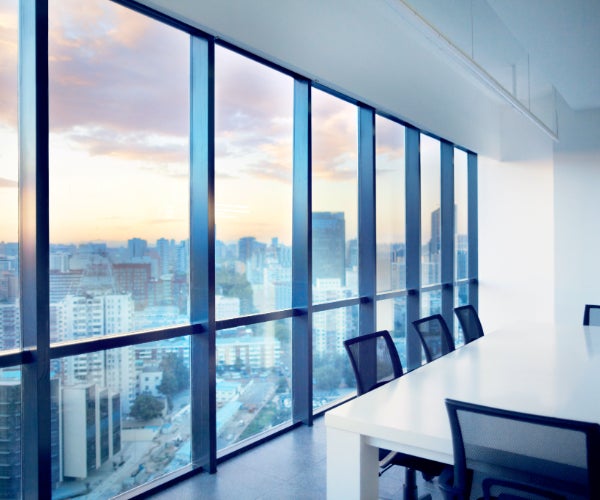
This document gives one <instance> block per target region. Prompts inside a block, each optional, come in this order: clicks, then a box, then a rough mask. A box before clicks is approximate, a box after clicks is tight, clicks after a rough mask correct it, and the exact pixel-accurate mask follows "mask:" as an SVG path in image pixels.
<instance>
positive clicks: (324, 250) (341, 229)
mask: <svg viewBox="0 0 600 500" xmlns="http://www.w3.org/2000/svg"><path fill="white" fill-rule="evenodd" d="M312 256H313V262H312V264H313V284H315V283H316V282H317V280H318V279H338V280H339V282H340V284H341V285H342V286H344V285H345V284H346V223H345V220H344V213H343V212H314V213H313V214H312Z"/></svg>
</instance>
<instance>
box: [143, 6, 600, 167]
mask: <svg viewBox="0 0 600 500" xmlns="http://www.w3.org/2000/svg"><path fill="white" fill-rule="evenodd" d="M140 1H141V3H144V4H147V5H149V6H150V7H154V8H157V9H159V10H161V11H163V12H165V13H167V14H170V15H172V16H173V17H176V18H178V19H181V20H183V21H185V22H186V23H188V24H191V25H193V26H196V27H198V28H200V29H202V30H203V31H205V32H208V33H210V34H212V35H215V36H217V37H219V38H222V39H224V40H226V41H228V42H231V43H233V44H235V45H236V46H238V47H241V48H244V49H247V50H249V51H251V52H252V53H255V54H257V55H259V56H263V57H265V58H266V59H268V60H270V61H273V62H275V63H278V64H280V65H281V66H283V67H285V68H288V69H290V70H292V71H296V72H298V73H300V74H302V75H304V76H306V77H308V78H311V79H313V80H315V81H318V82H320V83H322V84H324V85H326V86H329V87H331V88H333V89H334V90H338V91H340V92H342V93H344V94H346V95H348V96H350V97H355V98H357V99H358V100H360V101H362V102H364V103H366V104H369V105H372V106H374V107H376V108H377V109H378V110H381V111H384V112H388V113H390V114H392V115H395V116H397V117H399V118H402V119H404V120H406V121H408V122H409V123H412V124H413V125H415V126H417V127H419V128H422V129H424V130H427V131H429V132H432V133H434V134H437V135H439V136H441V137H444V138H446V139H448V140H450V141H453V142H455V143H456V144H460V145H462V146H464V147H467V148H469V149H472V150H474V151H477V152H479V153H483V154H488V155H490V156H493V157H502V156H505V151H504V150H505V149H506V148H507V145H508V143H509V142H515V141H516V142H518V141H519V140H521V141H522V142H525V141H524V140H523V139H521V137H524V136H526V134H524V133H523V131H524V129H523V127H529V126H532V127H534V128H535V126H533V125H531V123H532V121H531V120H528V119H527V117H524V115H523V114H522V113H516V112H515V110H514V106H513V107H511V105H510V104H507V103H506V101H505V100H503V99H501V98H500V97H499V96H498V95H497V93H494V92H493V91H492V90H490V88H489V86H486V85H482V83H481V80H478V79H477V78H475V77H474V76H473V73H472V72H469V71H465V68H464V66H463V67H460V66H461V65H460V64H457V61H456V60H455V59H453V58H452V57H449V55H448V52H444V50H443V49H442V48H440V45H439V44H436V43H435V41H434V43H432V39H431V38H432V37H431V36H427V35H426V36H423V32H422V31H421V32H420V31H419V29H418V28H416V27H415V25H414V22H413V23H411V22H409V21H407V19H406V18H404V17H403V16H402V15H400V14H399V12H398V9H396V8H394V3H398V2H401V0H253V1H252V2H248V1H247V0H202V1H201V2H198V1H197V0H140ZM436 1H440V2H442V1H443V2H446V1H447V0H430V2H434V3H435V2H436ZM488 1H489V4H490V6H491V7H492V8H493V9H494V10H495V11H496V12H497V13H498V16H499V17H500V18H501V19H503V20H504V22H505V23H506V25H507V26H508V27H509V29H510V31H511V32H512V33H513V34H514V36H515V37H516V38H517V39H518V40H519V41H520V43H521V44H522V45H523V47H525V48H526V49H527V50H528V51H529V52H530V54H531V57H530V60H531V61H532V64H533V63H535V64H538V65H539V67H540V68H543V70H544V72H545V73H546V75H547V77H548V78H549V79H550V80H551V81H552V83H554V85H555V86H556V88H557V89H558V91H559V92H560V93H561V94H562V95H563V97H564V99H565V100H566V102H567V103H568V104H569V106H571V107H572V108H573V109H577V110H579V109H586V108H600V67H599V61H600V56H599V52H600V0H526V1H524V0H488ZM525 122H527V123H529V125H527V123H525ZM474 123H477V124H478V126H477V127H474V126H473V124H474ZM506 131H509V133H513V134H514V137H512V138H510V140H509V139H507V138H506V135H507V132H506ZM534 133H540V134H542V132H540V131H539V129H538V131H537V132H534ZM511 147H512V145H511ZM523 147H525V148H530V144H525V145H524V146H523Z"/></svg>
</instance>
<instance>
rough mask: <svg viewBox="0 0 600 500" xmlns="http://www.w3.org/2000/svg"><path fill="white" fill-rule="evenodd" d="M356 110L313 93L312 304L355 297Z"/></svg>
mask: <svg viewBox="0 0 600 500" xmlns="http://www.w3.org/2000/svg"><path fill="white" fill-rule="evenodd" d="M357 149H358V122H357V108H356V106H354V105H352V104H349V103H347V102H345V101H342V100H341V99H338V98H337V97H333V96H331V95H330V94H327V93H325V92H323V91H320V90H316V89H313V93H312V172H313V185H312V189H313V196H312V200H313V214H312V231H313V233H312V259H313V273H312V281H313V301H314V302H315V303H318V302H331V301H334V300H339V299H344V298H348V297H355V296H357V295H358V240H357V230H358V219H357V215H358V178H357V168H358V157H357Z"/></svg>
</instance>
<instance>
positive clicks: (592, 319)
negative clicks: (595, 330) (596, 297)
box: [583, 304, 600, 326]
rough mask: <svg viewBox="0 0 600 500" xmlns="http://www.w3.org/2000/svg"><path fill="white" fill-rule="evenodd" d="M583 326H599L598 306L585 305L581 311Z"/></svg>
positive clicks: (599, 312) (599, 313) (599, 307)
mask: <svg viewBox="0 0 600 500" xmlns="http://www.w3.org/2000/svg"><path fill="white" fill-rule="evenodd" d="M583 324H584V325H592V326H600V306H596V305H593V304H586V305H585V309H584V311H583Z"/></svg>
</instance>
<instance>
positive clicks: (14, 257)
mask: <svg viewBox="0 0 600 500" xmlns="http://www.w3.org/2000/svg"><path fill="white" fill-rule="evenodd" d="M18 9H19V3H18V1H17V0H0V92H1V94H0V213H1V214H2V217H0V350H4V349H15V348H18V347H20V345H21V309H20V301H19V245H18V243H17V242H18V241H19V212H18V208H19V200H18V196H19V192H18V182H19V159H18V158H19V138H18V132H17V129H18V118H17V103H18V100H17V79H18V36H19V35H18V25H19V14H18Z"/></svg>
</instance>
